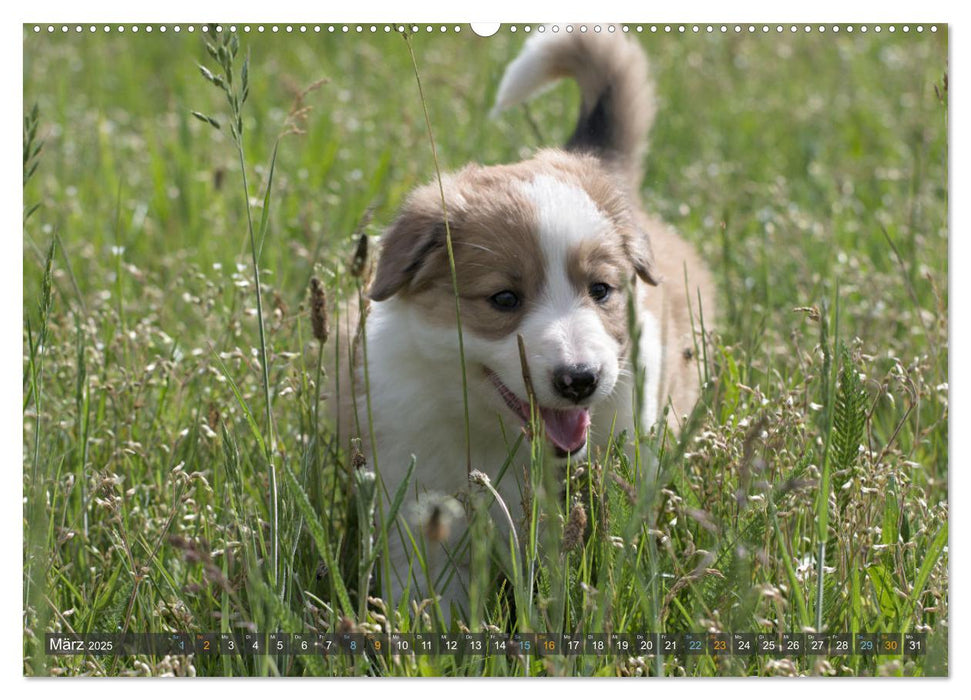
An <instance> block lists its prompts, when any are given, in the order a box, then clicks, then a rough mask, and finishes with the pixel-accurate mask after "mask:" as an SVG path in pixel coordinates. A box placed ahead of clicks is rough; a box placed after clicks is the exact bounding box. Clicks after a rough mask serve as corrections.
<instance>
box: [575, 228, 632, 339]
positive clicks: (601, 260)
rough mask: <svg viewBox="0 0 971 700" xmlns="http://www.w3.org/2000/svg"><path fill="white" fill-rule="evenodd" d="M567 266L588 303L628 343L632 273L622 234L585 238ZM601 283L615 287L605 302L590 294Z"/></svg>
mask: <svg viewBox="0 0 971 700" xmlns="http://www.w3.org/2000/svg"><path fill="white" fill-rule="evenodd" d="M566 265H567V276H568V277H569V279H570V282H571V283H572V284H573V286H574V287H575V288H576V290H577V292H578V293H579V294H582V295H583V297H584V299H585V303H586V304H588V305H590V306H591V307H593V308H595V309H596V310H597V312H598V313H599V314H600V319H601V321H602V322H603V325H604V328H605V329H606V331H607V332H608V333H609V334H610V335H611V337H613V338H614V340H616V341H617V342H618V343H619V344H620V345H621V346H625V345H626V344H627V340H628V333H627V292H626V285H627V282H628V280H629V279H630V277H631V273H630V262H629V261H628V259H627V256H626V254H625V251H624V248H623V244H622V242H621V240H620V239H619V237H617V236H608V237H606V238H603V239H600V240H592V239H588V240H585V241H583V242H582V243H581V244H580V245H578V246H576V247H575V248H573V249H572V250H571V251H570V253H569V255H568V257H567V263H566ZM598 282H602V283H604V284H608V285H610V287H611V288H612V290H613V291H612V292H611V293H610V296H609V297H607V299H606V300H604V301H602V302H598V301H597V300H595V299H593V298H592V297H591V296H590V285H592V284H595V283H598Z"/></svg>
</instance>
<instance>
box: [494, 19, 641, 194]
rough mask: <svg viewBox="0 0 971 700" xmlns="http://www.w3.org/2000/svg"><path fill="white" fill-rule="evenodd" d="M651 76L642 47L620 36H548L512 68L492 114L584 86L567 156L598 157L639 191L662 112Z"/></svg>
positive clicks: (540, 37) (536, 37)
mask: <svg viewBox="0 0 971 700" xmlns="http://www.w3.org/2000/svg"><path fill="white" fill-rule="evenodd" d="M648 72H649V71H648V64H647V57H646V56H645V55H644V52H643V50H641V47H640V46H639V45H638V44H637V43H636V42H635V41H634V40H633V39H630V38H628V37H626V36H624V35H623V34H620V32H616V33H608V32H607V31H606V28H604V31H603V32H600V33H594V32H592V31H587V32H585V33H581V32H579V31H576V30H574V31H573V32H569V33H568V32H566V31H562V30H561V31H559V32H556V33H554V32H551V31H549V30H547V31H546V32H545V33H543V34H536V35H534V36H533V37H532V38H531V39H530V40H529V41H527V42H526V45H525V47H524V48H523V50H522V52H521V53H520V54H519V56H517V57H516V59H515V60H514V61H513V62H512V63H510V64H509V66H508V67H507V68H506V72H505V74H504V75H503V76H502V82H501V83H500V84H499V91H498V94H497V95H496V104H495V107H493V110H492V114H493V115H495V114H497V113H499V112H501V111H502V110H504V109H505V108H507V107H511V106H513V105H515V104H519V103H520V102H524V101H526V100H527V99H529V98H530V97H532V96H533V95H535V94H536V93H537V92H540V91H541V90H542V89H543V88H545V87H547V86H548V85H550V84H552V83H553V82H555V81H556V80H558V79H560V78H564V77H572V78H573V79H574V80H576V81H577V84H578V85H579V86H580V93H581V101H580V117H579V119H578V120H577V125H576V129H575V130H574V132H573V136H571V137H570V140H569V141H568V142H567V144H566V148H567V150H570V151H578V152H586V153H591V154H593V155H596V156H597V157H599V158H600V159H601V160H602V161H604V164H605V165H607V166H608V167H610V168H611V169H614V170H616V171H617V172H618V174H620V175H621V176H622V177H624V179H625V180H626V181H627V182H628V184H629V185H630V186H631V187H632V188H634V189H637V188H638V187H639V186H640V184H641V180H642V179H643V176H644V156H645V154H646V153H647V134H648V132H649V131H650V129H651V124H652V123H653V122H654V113H655V109H656V105H655V101H654V87H653V84H652V82H651V80H650V77H649V75H648Z"/></svg>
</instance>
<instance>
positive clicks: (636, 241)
mask: <svg viewBox="0 0 971 700" xmlns="http://www.w3.org/2000/svg"><path fill="white" fill-rule="evenodd" d="M624 247H625V248H626V250H627V257H628V258H630V261H631V264H633V266H634V272H636V273H637V276H638V277H640V278H641V279H642V280H644V281H645V282H647V283H648V284H650V285H652V286H655V287H656V286H657V285H658V284H660V282H661V281H662V277H661V276H660V274H659V273H658V271H657V266H656V265H655V264H654V249H653V248H652V247H651V239H650V237H649V236H648V235H647V231H645V230H644V229H642V228H640V227H639V226H635V227H633V229H630V230H628V232H627V235H626V236H625V237H624Z"/></svg>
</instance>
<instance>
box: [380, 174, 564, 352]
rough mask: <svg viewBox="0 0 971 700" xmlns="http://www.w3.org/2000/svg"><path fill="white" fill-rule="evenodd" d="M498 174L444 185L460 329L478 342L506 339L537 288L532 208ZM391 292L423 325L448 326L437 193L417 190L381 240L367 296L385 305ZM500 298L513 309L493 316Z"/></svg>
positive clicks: (538, 259) (447, 278)
mask: <svg viewBox="0 0 971 700" xmlns="http://www.w3.org/2000/svg"><path fill="white" fill-rule="evenodd" d="M502 170H503V169H502V168H482V167H478V166H470V167H467V168H465V169H464V170H462V171H460V172H458V173H457V174H455V175H454V176H451V177H449V178H448V180H447V181H446V182H445V183H444V188H445V197H446V205H447V210H448V222H449V231H450V234H451V239H452V251H453V255H454V258H455V273H456V278H457V282H458V291H459V299H460V302H461V313H462V322H463V325H464V327H465V328H467V329H468V330H469V331H471V332H473V333H476V334H478V335H480V336H482V337H485V338H502V337H504V336H506V335H509V334H510V333H513V332H514V331H515V330H516V328H517V327H518V326H519V323H520V321H521V320H522V318H523V316H524V315H525V313H526V311H528V309H529V306H530V304H531V303H532V301H533V300H535V299H537V298H538V297H539V292H540V290H541V289H542V287H543V285H544V283H545V275H544V270H545V265H544V264H543V255H542V251H541V249H540V246H539V241H538V239H537V237H536V229H537V224H536V220H535V215H534V211H533V207H532V205H531V204H530V203H529V201H528V200H527V199H526V198H525V197H524V196H523V195H522V194H521V193H520V192H519V190H518V188H517V186H516V182H515V180H514V179H512V178H509V177H508V176H507V175H506V173H504V172H502ZM433 212H434V213H433ZM392 288H394V291H400V293H401V294H403V295H404V296H405V297H406V298H408V299H409V300H410V301H411V302H412V303H414V304H416V305H418V306H419V307H420V308H422V309H423V310H424V311H425V312H426V318H428V320H429V321H430V322H432V323H438V324H440V325H454V323H455V298H454V290H453V286H452V276H451V270H450V266H449V261H448V250H447V246H446V237H445V219H444V216H443V215H442V206H441V195H440V193H439V191H438V187H437V185H427V186H425V187H422V188H420V189H419V190H417V191H416V192H415V194H414V195H412V197H411V198H410V199H409V202H408V204H407V205H406V207H405V209H404V210H403V212H402V214H401V215H400V216H399V218H398V221H397V222H396V224H395V225H394V226H393V227H392V229H391V230H390V231H389V232H388V234H387V242H386V243H385V248H384V250H383V251H382V255H381V263H380V264H379V267H378V274H377V275H376V278H375V286H374V287H372V291H371V296H372V298H374V299H382V298H387V296H390V294H389V293H388V292H389V290H391V289H392ZM375 290H377V293H376V291H375ZM501 291H511V292H514V293H515V294H516V295H517V296H518V297H519V299H520V301H521V304H520V306H519V308H517V309H515V310H512V311H503V310H499V309H496V308H495V307H494V306H493V304H492V302H491V301H490V298H491V297H492V296H493V295H495V294H497V293H498V292H501ZM391 293H393V292H391Z"/></svg>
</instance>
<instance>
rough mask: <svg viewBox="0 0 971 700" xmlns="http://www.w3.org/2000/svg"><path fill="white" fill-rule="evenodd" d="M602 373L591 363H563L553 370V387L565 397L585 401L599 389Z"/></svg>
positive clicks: (574, 400) (575, 400)
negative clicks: (598, 382) (598, 381)
mask: <svg viewBox="0 0 971 700" xmlns="http://www.w3.org/2000/svg"><path fill="white" fill-rule="evenodd" d="M598 379H600V373H599V372H598V371H597V370H595V369H594V368H593V367H591V366H590V365H563V366H562V367H557V368H556V369H555V370H553V388H554V389H556V393H557V394H559V395H560V396H562V397H563V398H564V399H570V401H573V402H575V403H579V402H581V401H583V400H584V399H585V398H587V397H588V396H590V394H592V393H593V392H594V391H595V390H596V389H597V380H598Z"/></svg>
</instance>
